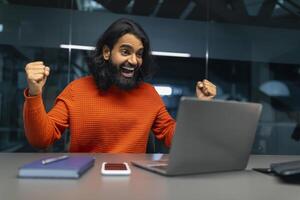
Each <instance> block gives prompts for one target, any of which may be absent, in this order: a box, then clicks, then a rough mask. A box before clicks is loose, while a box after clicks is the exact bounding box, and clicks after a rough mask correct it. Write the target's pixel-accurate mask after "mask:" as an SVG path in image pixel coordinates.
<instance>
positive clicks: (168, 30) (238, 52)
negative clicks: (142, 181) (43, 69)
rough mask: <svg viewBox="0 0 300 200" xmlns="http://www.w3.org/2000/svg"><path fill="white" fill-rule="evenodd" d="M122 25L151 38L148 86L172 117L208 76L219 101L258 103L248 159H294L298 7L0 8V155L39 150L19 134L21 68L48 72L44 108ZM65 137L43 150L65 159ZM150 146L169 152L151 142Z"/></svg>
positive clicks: (6, 3) (104, 3) (60, 0)
mask: <svg viewBox="0 0 300 200" xmlns="http://www.w3.org/2000/svg"><path fill="white" fill-rule="evenodd" d="M120 17H127V18H131V19H133V20H135V21H137V22H138V23H140V24H141V25H142V26H143V27H144V29H145V30H146V32H147V33H148V35H149V37H150V40H151V45H152V50H153V54H154V56H155V60H156V64H157V66H158V71H157V73H156V74H155V75H154V77H153V78H152V79H151V80H148V81H149V82H151V83H152V84H154V85H155V86H156V88H157V89H158V90H159V91H160V92H161V95H162V98H163V100H164V102H165V104H166V106H167V108H168V110H169V112H170V113H171V115H172V116H173V117H174V118H176V112H177V108H178V102H179V99H180V97H181V96H183V95H185V96H194V92H195V91H194V90H195V83H196V81H197V80H201V79H203V78H207V79H209V80H211V81H212V82H213V83H215V84H216V85H217V87H218V95H217V97H216V98H217V99H224V100H236V101H251V102H259V103H262V104H263V106H264V108H263V113H262V116H261V119H260V122H259V127H258V129H257V133H256V138H255V142H254V145H253V149H252V153H254V154H300V141H298V140H297V139H298V138H300V136H299V135H300V125H299V123H300V113H299V111H300V90H299V88H300V37H299V36H300V0H0V151H1V152H36V151H39V150H36V149H34V148H32V147H31V146H30V145H29V144H28V142H27V141H26V138H25V136H24V128H23V119H22V108H23V102H24V97H23V91H24V88H26V85H27V83H26V77H25V71H24V67H25V65H26V63H28V62H31V61H35V60H42V61H44V62H45V63H46V64H47V65H49V66H50V67H51V75H50V77H49V78H48V80H47V83H46V87H45V89H44V92H43V98H44V103H45V107H46V109H47V110H49V109H50V108H51V107H52V106H53V103H54V100H55V97H56V96H57V95H58V94H59V93H60V92H61V91H62V89H63V88H64V87H65V86H66V85H67V84H68V83H69V82H70V81H72V80H74V79H77V78H79V77H81V76H85V75H87V74H88V69H87V64H86V61H87V57H88V55H89V54H90V52H91V51H90V49H92V48H93V46H94V45H95V42H96V40H97V39H98V37H99V36H100V35H101V33H102V32H103V31H104V30H105V29H106V28H107V27H108V26H109V25H110V24H111V23H112V22H113V21H114V20H116V19H118V18H120ZM71 45H81V47H77V48H79V49H76V46H71ZM83 48H87V49H85V50H84V49H83ZM171 52H173V53H179V54H175V55H172V54H170V53H171ZM166 54H167V55H166ZM237 123H238V122H237ZM224 134H226V133H224ZM68 138H69V132H68V131H66V133H65V134H64V137H63V138H62V139H61V140H60V141H58V142H57V143H55V144H54V145H53V146H52V147H51V148H49V149H48V150H46V151H53V152H62V151H67V148H68ZM152 139H153V138H152ZM150 147H153V148H152V150H151V151H154V152H167V149H165V148H163V146H162V145H161V143H160V142H158V141H155V140H154V141H152V142H151V145H150Z"/></svg>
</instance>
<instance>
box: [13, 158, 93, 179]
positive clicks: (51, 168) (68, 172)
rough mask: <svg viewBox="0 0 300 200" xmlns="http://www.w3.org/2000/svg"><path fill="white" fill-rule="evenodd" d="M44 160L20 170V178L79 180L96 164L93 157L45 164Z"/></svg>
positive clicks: (24, 166) (29, 164) (28, 164)
mask: <svg viewBox="0 0 300 200" xmlns="http://www.w3.org/2000/svg"><path fill="white" fill-rule="evenodd" d="M43 160H44V159H40V160H36V161H34V162H31V163H27V164H25V165H23V166H22V167H20V168H19V173H18V177H20V178H73V179H76V178H79V177H80V176H81V175H82V174H83V173H84V172H85V171H87V170H88V169H89V168H91V167H92V166H93V165H94V163H95V158H94V157H91V156H69V157H68V158H67V159H64V160H60V161H56V162H52V163H48V164H43V163H42V161H43Z"/></svg>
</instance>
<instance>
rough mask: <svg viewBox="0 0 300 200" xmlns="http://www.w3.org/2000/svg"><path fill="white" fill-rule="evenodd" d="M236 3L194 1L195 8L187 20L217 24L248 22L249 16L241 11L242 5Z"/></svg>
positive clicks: (213, 0)
mask: <svg viewBox="0 0 300 200" xmlns="http://www.w3.org/2000/svg"><path fill="white" fill-rule="evenodd" d="M238 1H239V0H235V3H234V4H232V3H230V1H228V2H227V1H225V0H223V1H220V0H210V1H206V0H195V3H196V7H194V9H193V10H192V11H191V13H190V15H189V16H187V19H194V20H202V21H203V20H204V21H205V20H215V21H217V22H232V23H237V22H242V21H244V22H247V21H249V16H248V15H247V12H246V9H243V4H242V3H241V2H238ZM232 2H233V1H232ZM239 9H241V10H239ZM207 12H208V13H207Z"/></svg>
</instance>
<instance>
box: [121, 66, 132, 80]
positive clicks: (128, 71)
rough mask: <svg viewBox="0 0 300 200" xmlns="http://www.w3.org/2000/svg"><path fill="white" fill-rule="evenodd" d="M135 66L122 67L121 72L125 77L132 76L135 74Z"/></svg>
mask: <svg viewBox="0 0 300 200" xmlns="http://www.w3.org/2000/svg"><path fill="white" fill-rule="evenodd" d="M134 69H135V68H134V67H121V74H122V75H123V76H124V77H125V78H132V77H133V76H134Z"/></svg>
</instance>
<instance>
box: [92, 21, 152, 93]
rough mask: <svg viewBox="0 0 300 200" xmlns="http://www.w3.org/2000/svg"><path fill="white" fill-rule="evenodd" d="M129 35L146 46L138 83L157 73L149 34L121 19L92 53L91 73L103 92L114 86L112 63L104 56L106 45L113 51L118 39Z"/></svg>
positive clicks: (134, 24) (138, 26)
mask: <svg viewBox="0 0 300 200" xmlns="http://www.w3.org/2000/svg"><path fill="white" fill-rule="evenodd" d="M127 33H130V34H133V35H134V36H136V37H137V38H139V39H140V40H141V42H142V43H143V46H144V50H143V55H142V58H143V63H142V65H141V67H140V71H139V73H138V75H137V81H139V82H140V81H143V80H145V79H146V78H151V76H152V75H153V73H154V71H155V70H154V62H153V57H152V55H151V50H150V42H149V38H148V36H147V34H146V33H145V31H144V30H143V29H142V27H141V26H140V25H139V24H137V23H136V22H134V21H132V20H130V19H125V18H121V19H119V20H117V21H115V22H114V23H113V24H111V25H110V26H109V27H108V29H107V30H106V31H105V32H104V33H103V34H102V36H101V37H100V38H99V40H98V41H97V44H96V49H95V51H93V52H92V54H91V56H90V58H89V62H88V67H89V71H90V73H91V75H92V76H93V77H94V79H95V81H96V84H97V86H98V88H99V89H101V90H104V91H106V90H107V89H108V88H109V87H110V86H111V85H112V84H113V80H112V75H111V70H110V69H109V67H110V63H109V62H108V61H106V60H104V58H103V55H102V50H103V47H104V46H105V45H106V46H107V47H108V48H109V49H110V50H112V49H113V47H114V45H115V44H116V43H117V41H118V39H119V38H120V37H122V36H123V35H125V34H127Z"/></svg>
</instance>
